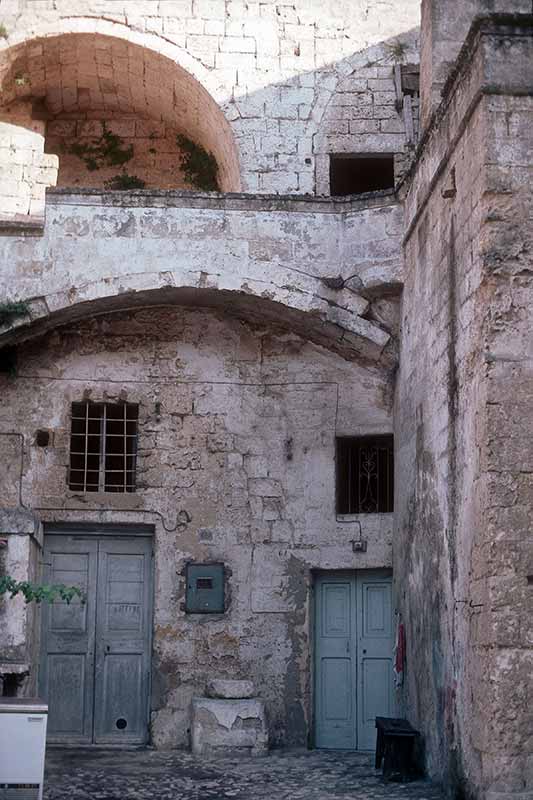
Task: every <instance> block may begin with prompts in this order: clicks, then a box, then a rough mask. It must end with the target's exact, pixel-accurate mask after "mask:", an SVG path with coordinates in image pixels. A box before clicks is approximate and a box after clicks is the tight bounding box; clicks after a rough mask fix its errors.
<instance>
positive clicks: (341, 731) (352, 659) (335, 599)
mask: <svg viewBox="0 0 533 800" xmlns="http://www.w3.org/2000/svg"><path fill="white" fill-rule="evenodd" d="M314 633H315V635H314V639H315V745H316V747H320V748H327V749H339V750H356V749H359V750H371V749H373V748H374V746H375V727H374V719H375V717H376V716H390V715H391V712H392V697H393V695H392V647H393V641H392V608H391V578H390V576H389V575H387V574H386V573H385V572H383V571H378V570H360V571H358V572H352V573H348V572H336V573H333V572H332V573H322V574H321V575H320V576H318V577H317V579H316V582H315V632H314Z"/></svg>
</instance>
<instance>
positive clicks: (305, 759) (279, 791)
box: [44, 749, 441, 800]
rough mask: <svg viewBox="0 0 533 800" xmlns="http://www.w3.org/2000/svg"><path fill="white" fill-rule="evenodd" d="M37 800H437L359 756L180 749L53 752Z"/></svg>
mask: <svg viewBox="0 0 533 800" xmlns="http://www.w3.org/2000/svg"><path fill="white" fill-rule="evenodd" d="M45 781H46V783H45V792H44V798H45V800H71V798H72V800H230V799H231V800H266V798H269V799H270V798H272V800H367V799H368V798H372V800H373V799H374V798H387V799H388V800H441V793H440V791H439V789H438V788H436V787H435V786H432V785H431V784H430V783H428V782H426V781H422V780H418V781H413V782H411V783H403V784H402V783H393V782H390V783H385V782H384V781H383V779H382V778H381V774H380V773H379V772H377V771H376V770H374V766H373V762H372V757H371V756H370V755H367V754H361V753H351V752H339V751H337V752H334V751H323V750H322V751H319V750H310V751H307V750H298V751H274V752H272V753H270V754H269V755H268V756H267V757H266V758H260V759H251V758H240V759H235V758H223V759H222V758H219V759H206V758H199V757H196V756H193V755H191V754H190V753H187V752H182V751H170V752H169V751H166V752H164V751H155V750H142V751H117V750H115V751H113V750H93V751H88V750H55V749H52V750H50V751H49V752H48V754H47V759H46V777H45Z"/></svg>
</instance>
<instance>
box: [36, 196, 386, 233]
mask: <svg viewBox="0 0 533 800" xmlns="http://www.w3.org/2000/svg"><path fill="white" fill-rule="evenodd" d="M46 202H47V204H51V205H85V206H119V207H125V208H127V207H134V208H150V207H154V208H206V209H208V208H212V209H224V210H229V211H292V212H307V213H309V212H315V213H320V214H339V213H342V212H350V211H362V210H364V209H366V208H377V207H380V206H393V205H397V204H398V198H397V196H396V193H395V191H394V190H393V189H385V190H383V191H377V192H365V193H364V194H361V195H350V196H347V197H324V196H310V195H309V196H302V195H277V194H276V195H269V194H245V193H242V192H233V193H232V192H227V193H218V192H188V191H179V190H173V189H169V190H166V189H134V190H130V191H108V190H104V189H78V188H76V189H70V188H65V189H63V188H62V189H48V190H47V192H46ZM43 224H44V223H43Z"/></svg>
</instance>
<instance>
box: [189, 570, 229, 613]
mask: <svg viewBox="0 0 533 800" xmlns="http://www.w3.org/2000/svg"><path fill="white" fill-rule="evenodd" d="M185 575H186V582H187V590H186V593H185V611H186V612H187V613H188V614H223V613H224V611H225V608H224V564H187V567H186V571H185Z"/></svg>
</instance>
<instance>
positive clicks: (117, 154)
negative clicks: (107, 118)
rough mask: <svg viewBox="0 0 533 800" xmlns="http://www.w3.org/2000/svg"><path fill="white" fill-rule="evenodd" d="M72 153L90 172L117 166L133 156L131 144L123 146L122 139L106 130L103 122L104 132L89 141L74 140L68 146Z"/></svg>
mask: <svg viewBox="0 0 533 800" xmlns="http://www.w3.org/2000/svg"><path fill="white" fill-rule="evenodd" d="M70 152H71V153H73V155H75V156H78V158H81V159H82V161H83V162H84V163H85V166H86V167H87V169H88V170H89V171H90V172H93V171H94V170H97V169H101V167H118V166H121V165H122V164H125V163H126V162H127V161H130V160H131V159H132V158H133V145H132V144H129V145H128V146H127V147H123V141H122V139H121V138H120V136H117V134H116V133H111V131H108V130H107V128H106V126H105V123H104V132H103V133H102V135H101V136H100V138H99V139H93V140H92V141H91V142H90V143H89V142H87V143H83V142H75V144H73V145H72V147H71V148H70Z"/></svg>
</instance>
